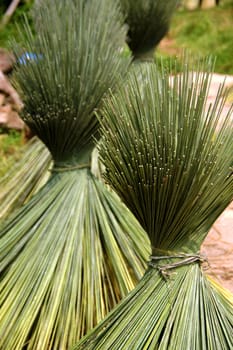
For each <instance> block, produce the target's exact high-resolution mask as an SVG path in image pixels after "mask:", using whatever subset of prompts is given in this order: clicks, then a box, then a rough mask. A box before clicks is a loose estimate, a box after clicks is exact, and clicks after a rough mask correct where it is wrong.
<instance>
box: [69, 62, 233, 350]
mask: <svg viewBox="0 0 233 350" xmlns="http://www.w3.org/2000/svg"><path fill="white" fill-rule="evenodd" d="M210 66H211V65H210V63H209V61H208V60H207V62H205V63H203V64H200V63H197V64H196V66H195V67H194V66H193V65H192V64H190V63H189V61H188V59H187V58H185V59H184V61H183V72H182V73H181V74H175V76H174V77H173V79H171V76H170V73H171V72H170V71H169V69H168V70H166V69H165V68H164V67H162V68H163V69H162V72H161V73H159V71H158V70H157V68H156V65H154V64H146V65H145V66H144V68H141V70H142V73H141V76H142V75H143V76H144V78H145V79H144V84H141V83H140V84H139V83H138V79H137V76H138V72H136V74H135V73H134V72H132V73H131V76H130V77H129V81H128V83H127V84H125V85H123V84H121V85H120V87H119V90H118V91H117V92H116V93H115V94H114V95H112V98H111V99H108V100H106V103H105V105H104V108H103V111H102V113H101V118H102V119H101V120H102V131H103V141H102V145H101V148H100V154H101V157H102V160H103V162H104V164H105V166H106V173H105V176H106V179H107V180H108V182H109V184H111V186H112V187H113V188H114V189H115V190H116V191H117V193H118V194H119V195H120V197H121V198H122V199H123V201H124V202H125V203H126V204H127V206H128V207H129V208H130V209H131V210H132V212H133V213H134V214H135V215H136V217H137V218H138V220H139V222H140V223H141V224H142V226H143V227H144V229H145V230H146V231H147V233H148V234H149V237H150V240H151V244H152V247H153V253H152V257H151V261H150V262H149V267H148V269H147V271H146V273H145V275H144V276H143V278H142V280H141V281H140V282H139V284H138V285H137V286H136V288H135V289H134V290H133V291H132V292H130V293H129V295H128V296H127V297H126V298H125V299H124V300H123V301H122V302H121V303H120V304H119V305H118V306H117V307H116V308H115V309H114V310H113V311H112V312H110V314H109V315H108V316H107V317H106V318H105V320H104V321H102V322H101V323H100V324H99V325H98V326H97V327H96V328H95V329H94V330H92V331H91V332H90V333H89V334H88V335H87V336H85V337H84V338H83V339H81V340H80V342H79V343H78V344H77V345H76V346H75V347H74V349H76V350H78V349H85V350H87V349H89V350H90V349H95V350H96V349H99V350H100V349H101V350H102V349H111V350H135V349H137V350H146V349H150V350H155V349H158V350H168V349H169V350H187V349H192V350H219V349H222V350H223V349H224V350H229V349H232V348H233V338H232V330H233V304H232V296H231V295H230V293H229V292H227V291H224V290H223V288H221V287H220V286H219V285H218V284H216V283H215V282H214V281H213V280H212V279H210V278H209V277H208V276H207V275H206V273H205V269H206V262H205V259H203V257H201V256H200V254H199V250H200V246H201V243H202V242H203V240H204V238H205V237H206V235H207V233H208V231H209V229H210V228H211V226H212V224H213V223H214V221H215V220H216V218H217V217H218V216H219V215H220V214H221V212H222V211H223V210H224V209H225V207H226V206H227V205H228V204H229V203H230V202H231V201H232V197H233V178H232V146H233V141H232V140H233V125H232V118H231V113H232V110H233V108H231V110H230V111H229V113H228V115H227V116H226V117H225V119H224V120H222V119H221V111H222V108H223V106H224V101H225V100H226V93H224V92H223V91H224V89H223V86H221V87H220V88H219V92H218V96H217V98H216V101H215V102H214V103H213V104H212V105H211V106H210V107H209V108H208V109H207V110H206V108H205V106H206V100H207V95H208V89H209V84H210V80H211V74H210V70H211V68H210ZM137 69H140V68H139V67H137ZM194 70H195V71H196V72H195V73H194V72H193V71H194ZM171 83H172V84H171ZM171 85H172V87H171ZM222 95H223V98H221V96H222ZM207 272H208V271H207Z"/></svg>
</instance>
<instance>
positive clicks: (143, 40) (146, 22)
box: [120, 0, 179, 60]
mask: <svg viewBox="0 0 233 350" xmlns="http://www.w3.org/2000/svg"><path fill="white" fill-rule="evenodd" d="M120 1H121V8H122V12H123V14H124V16H125V22H126V24H127V26H128V33H127V43H128V45H129V48H130V50H131V51H132V54H133V57H134V59H139V60H153V57H154V51H155V47H156V46H157V45H158V43H159V42H160V41H161V39H162V38H163V37H164V36H165V35H166V34H167V32H168V29H169V26H170V21H171V18H172V15H173V14H174V12H175V10H176V8H177V6H178V3H179V1H177V0H167V1H160V0H144V1H141V0H120Z"/></svg>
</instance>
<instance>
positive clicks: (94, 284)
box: [0, 0, 150, 350]
mask: <svg viewBox="0 0 233 350" xmlns="http://www.w3.org/2000/svg"><path fill="white" fill-rule="evenodd" d="M41 4H42V6H41V7H40V6H39V7H38V8H37V12H36V14H37V19H38V24H37V25H38V26H39V24H40V23H41V25H42V24H43V25H42V29H41V30H40V31H39V32H38V35H36V36H35V37H34V36H33V35H32V33H31V31H30V28H29V27H27V28H26V29H27V38H26V44H25V46H26V47H25V48H26V50H27V51H29V52H35V54H36V55H37V57H38V60H37V61H36V62H35V61H31V62H29V63H28V64H27V65H25V66H24V65H22V66H19V67H18V69H17V70H16V72H15V75H14V81H15V85H16V86H17V88H18V89H19V90H20V92H21V95H22V97H23V102H24V106H25V107H24V111H23V118H24V120H25V122H26V123H27V124H28V125H29V126H30V127H31V129H32V130H33V131H34V132H35V134H37V135H38V136H39V137H40V138H41V140H42V141H43V142H44V143H45V144H46V146H47V147H48V149H49V151H50V152H51V154H52V157H53V161H54V167H53V169H52V171H51V176H50V178H49V181H48V182H47V183H46V185H44V187H42V188H41V189H40V191H39V192H38V193H37V194H36V195H35V196H33V197H32V198H31V199H30V200H29V201H28V203H27V204H26V205H24V206H23V207H22V208H21V209H20V210H19V211H17V212H16V214H15V215H13V216H12V217H11V218H10V219H9V220H8V221H7V223H6V225H3V226H2V227H1V230H0V305H1V309H0V348H1V349H14V350H22V349H23V350H29V349H30V350H32V349H33V350H58V349H59V350H63V349H64V350H67V349H69V348H70V347H71V346H72V345H73V344H75V342H76V341H77V340H78V339H79V338H80V337H82V336H83V335H84V334H85V333H86V332H87V331H88V330H89V329H91V328H92V327H94V326H95V325H96V323H98V322H99V321H100V320H101V319H102V318H103V317H104V316H105V315H106V313H108V312H109V311H110V309H111V308H112V307H113V306H115V305H116V303H118V301H119V300H120V299H121V298H122V297H123V296H125V295H126V294H127V293H128V292H129V290H131V289H132V288H133V287H134V286H135V284H136V283H137V281H138V280H139V279H140V278H141V276H142V274H143V273H144V271H145V267H146V260H148V257H149V254H150V253H149V242H148V240H147V238H146V234H145V232H144V231H143V229H142V228H141V226H140V225H139V224H138V222H137V220H135V218H134V217H133V215H132V214H131V213H130V212H129V210H128V209H127V208H126V207H125V206H124V205H123V204H122V202H121V201H120V200H119V198H118V197H117V196H116V195H115V194H114V193H113V192H110V191H109V190H108V188H107V187H106V186H105V184H104V183H103V182H102V181H99V180H98V179H97V178H96V177H95V176H94V175H93V174H92V172H91V169H90V167H91V163H90V159H91V153H92V150H93V147H94V142H93V136H95V137H96V138H98V126H99V125H98V121H97V119H96V116H95V110H96V109H98V108H99V106H100V104H101V101H102V98H103V97H104V96H105V95H106V93H107V90H108V88H114V85H115V83H116V82H117V79H118V75H121V74H122V75H124V74H125V72H126V70H127V67H128V59H126V58H122V56H121V51H120V43H121V44H122V45H124V38H125V36H124V34H125V31H124V28H123V29H122V27H121V22H119V16H120V15H119V13H120V12H119V7H118V5H117V2H116V1H113V2H112V1H111V0H104V1H101V2H100V3H99V2H98V3H97V2H96V1H95V0H89V1H86V0H78V1H75V0H74V1H73V2H70V1H68V0H67V1H59V0H55V3H54V2H51V1H50V0H45V1H43V2H41ZM56 5H57V6H56ZM61 14H62V15H61ZM94 14H95V16H94ZM96 14H98V16H96ZM97 17H98V18H97ZM113 28H115V30H114V31H113ZM111 32H113V33H114V38H116V33H118V40H112V38H111V37H109V36H108V35H110V34H111ZM17 52H18V51H17V50H16V54H17ZM145 241H146V242H147V243H146V244H145Z"/></svg>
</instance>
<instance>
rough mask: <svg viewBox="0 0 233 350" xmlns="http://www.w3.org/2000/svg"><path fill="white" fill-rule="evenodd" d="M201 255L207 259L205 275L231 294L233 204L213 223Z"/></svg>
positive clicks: (232, 279) (232, 274)
mask: <svg viewBox="0 0 233 350" xmlns="http://www.w3.org/2000/svg"><path fill="white" fill-rule="evenodd" d="M202 253H203V254H204V255H206V256H207V259H208V265H209V268H208V270H207V271H206V273H208V274H210V275H211V276H213V277H214V278H215V279H216V280H217V281H218V282H219V283H220V284H221V285H222V286H224V287H225V288H227V289H229V290H230V291H231V292H232V293H233V202H232V203H231V205H230V206H229V207H228V208H227V209H225V211H224V212H223V213H222V215H221V216H220V217H219V218H218V220H217V221H216V222H215V224H214V226H213V227H212V229H211V231H210V232H209V234H208V236H207V237H206V239H205V241H204V244H203V246H202Z"/></svg>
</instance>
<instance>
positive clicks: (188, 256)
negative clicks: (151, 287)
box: [148, 248, 208, 276]
mask: <svg viewBox="0 0 233 350" xmlns="http://www.w3.org/2000/svg"><path fill="white" fill-rule="evenodd" d="M154 254H157V255H154ZM171 259H172V260H173V262H168V263H166V264H164V265H160V264H159V263H158V262H159V261H161V260H171ZM174 260H175V261H174ZM194 263H199V264H201V265H202V264H204V263H206V264H207V266H208V260H207V257H206V256H204V255H202V254H200V253H199V252H198V253H196V254H195V253H183V252H181V253H176V252H172V251H165V250H161V249H156V248H154V249H153V250H152V255H151V256H150V261H149V263H148V266H150V267H152V268H154V269H157V270H158V271H159V272H160V273H161V274H162V275H163V276H168V275H169V274H170V270H173V269H176V268H179V267H182V266H186V265H190V264H194Z"/></svg>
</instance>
